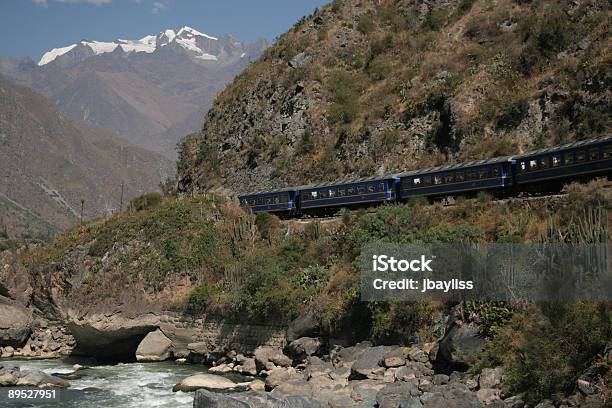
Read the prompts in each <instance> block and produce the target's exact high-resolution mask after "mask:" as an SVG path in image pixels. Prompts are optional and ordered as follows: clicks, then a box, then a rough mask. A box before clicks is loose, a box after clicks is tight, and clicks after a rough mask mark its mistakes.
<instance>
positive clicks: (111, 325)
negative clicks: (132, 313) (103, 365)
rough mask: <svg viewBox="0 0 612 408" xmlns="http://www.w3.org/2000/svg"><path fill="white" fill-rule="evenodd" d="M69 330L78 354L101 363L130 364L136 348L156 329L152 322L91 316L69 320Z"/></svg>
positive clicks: (109, 316) (116, 316)
mask: <svg viewBox="0 0 612 408" xmlns="http://www.w3.org/2000/svg"><path fill="white" fill-rule="evenodd" d="M68 328H69V330H70V332H71V333H72V335H73V336H74V338H75V340H76V348H77V349H78V350H79V351H82V352H84V353H86V354H88V355H90V356H93V357H96V358H99V359H103V360H116V361H131V360H134V359H135V356H136V349H137V348H138V345H139V344H140V343H141V341H142V340H143V339H144V338H145V336H146V335H147V334H148V333H149V332H152V331H154V330H156V329H157V326H156V325H155V324H154V319H152V318H148V319H147V318H142V319H127V318H125V317H122V316H120V315H117V314H109V315H105V314H94V315H88V316H85V317H81V318H79V317H72V318H69V321H68Z"/></svg>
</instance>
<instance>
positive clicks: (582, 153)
mask: <svg viewBox="0 0 612 408" xmlns="http://www.w3.org/2000/svg"><path fill="white" fill-rule="evenodd" d="M585 160H586V152H585V151H584V150H580V151H578V152H576V163H580V162H583V161H585Z"/></svg>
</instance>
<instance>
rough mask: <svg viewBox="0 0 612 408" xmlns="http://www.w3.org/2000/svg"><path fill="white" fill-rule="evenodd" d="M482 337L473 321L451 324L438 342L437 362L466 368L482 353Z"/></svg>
mask: <svg viewBox="0 0 612 408" xmlns="http://www.w3.org/2000/svg"><path fill="white" fill-rule="evenodd" d="M483 348H484V338H483V337H482V335H481V334H480V330H479V327H478V326H477V325H475V324H473V323H463V324H453V325H452V326H451V328H450V329H449V330H448V331H447V332H446V335H445V336H444V337H443V338H442V340H441V341H440V344H439V349H438V354H437V362H438V363H441V364H446V365H451V366H459V367H461V368H467V367H470V366H472V365H473V364H474V363H475V362H476V361H477V360H478V358H479V356H480V355H481V354H482V351H483Z"/></svg>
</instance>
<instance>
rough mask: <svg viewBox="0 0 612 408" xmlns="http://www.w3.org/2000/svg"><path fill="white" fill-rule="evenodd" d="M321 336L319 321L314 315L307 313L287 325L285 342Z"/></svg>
mask: <svg viewBox="0 0 612 408" xmlns="http://www.w3.org/2000/svg"><path fill="white" fill-rule="evenodd" d="M320 334H321V320H320V319H319V318H318V317H317V316H316V315H315V313H313V312H311V313H307V314H305V315H303V316H300V317H298V318H297V319H295V320H293V321H292V322H291V323H289V327H288V328H287V341H289V342H292V341H293V340H297V339H299V338H300V337H317V336H319V335H320Z"/></svg>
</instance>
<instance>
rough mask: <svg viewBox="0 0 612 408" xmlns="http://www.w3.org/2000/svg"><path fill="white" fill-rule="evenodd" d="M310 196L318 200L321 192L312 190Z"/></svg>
mask: <svg viewBox="0 0 612 408" xmlns="http://www.w3.org/2000/svg"><path fill="white" fill-rule="evenodd" d="M310 196H311V197H312V199H313V200H316V199H317V198H319V194H318V193H317V192H316V191H311V192H310Z"/></svg>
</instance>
